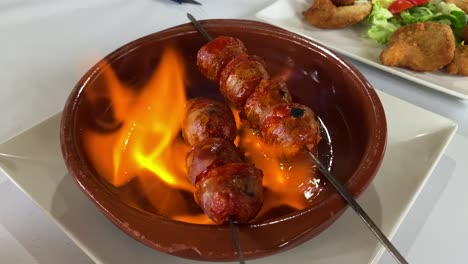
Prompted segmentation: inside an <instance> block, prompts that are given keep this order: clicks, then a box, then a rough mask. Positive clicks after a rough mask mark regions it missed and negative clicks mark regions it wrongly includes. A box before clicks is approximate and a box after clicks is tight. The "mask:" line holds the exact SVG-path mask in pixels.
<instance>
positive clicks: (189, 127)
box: [182, 98, 237, 146]
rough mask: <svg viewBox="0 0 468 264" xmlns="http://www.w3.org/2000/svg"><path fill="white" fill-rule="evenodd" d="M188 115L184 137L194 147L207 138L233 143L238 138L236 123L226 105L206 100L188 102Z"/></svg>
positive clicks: (183, 126)
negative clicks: (216, 138) (221, 139)
mask: <svg viewBox="0 0 468 264" xmlns="http://www.w3.org/2000/svg"><path fill="white" fill-rule="evenodd" d="M185 109H186V115H185V119H184V121H183V123H182V136H183V137H184V139H185V141H186V142H187V144H189V145H190V146H194V145H196V144H198V143H199V142H201V141H203V140H205V139H207V138H213V137H218V138H223V139H226V140H227V141H229V142H233V141H234V139H235V138H236V135H237V134H236V131H237V128H236V122H235V120H234V115H233V114H232V111H231V109H229V107H228V106H227V105H226V104H223V103H221V102H218V101H215V100H209V99H205V98H194V99H191V100H188V101H187V104H186V106H185Z"/></svg>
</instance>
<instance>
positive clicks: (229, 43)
mask: <svg viewBox="0 0 468 264" xmlns="http://www.w3.org/2000/svg"><path fill="white" fill-rule="evenodd" d="M246 53H247V49H246V48H245V46H244V43H242V41H240V40H239V39H236V38H233V37H226V36H220V37H217V38H215V39H213V40H212V41H210V42H209V43H208V44H206V45H205V46H203V47H202V48H201V49H200V50H198V53H197V65H198V68H199V69H200V71H201V72H202V73H203V75H205V76H206V78H208V79H210V80H218V79H219V77H220V75H221V70H222V69H223V68H224V66H226V64H227V63H228V62H229V61H231V59H232V58H234V57H235V56H237V55H240V54H246Z"/></svg>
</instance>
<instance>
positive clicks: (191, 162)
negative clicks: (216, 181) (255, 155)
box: [186, 138, 244, 184]
mask: <svg viewBox="0 0 468 264" xmlns="http://www.w3.org/2000/svg"><path fill="white" fill-rule="evenodd" d="M243 161H244V160H243V156H242V155H241V154H240V153H239V151H238V150H237V148H236V146H235V145H234V144H233V143H232V142H229V141H227V140H225V139H222V138H207V139H205V140H203V141H201V142H199V143H198V144H196V145H195V146H193V147H192V149H191V150H190V152H189V153H188V154H187V157H186V165H187V171H188V176H189V178H190V180H191V181H192V183H193V184H195V183H197V182H198V181H200V179H203V177H204V176H205V175H206V174H207V173H208V172H209V171H210V170H211V169H212V168H215V167H218V166H221V165H224V164H228V163H233V162H243Z"/></svg>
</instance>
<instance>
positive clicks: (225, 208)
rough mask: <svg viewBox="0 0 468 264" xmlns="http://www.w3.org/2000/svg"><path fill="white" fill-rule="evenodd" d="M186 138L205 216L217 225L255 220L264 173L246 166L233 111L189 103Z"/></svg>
mask: <svg viewBox="0 0 468 264" xmlns="http://www.w3.org/2000/svg"><path fill="white" fill-rule="evenodd" d="M182 135H183V137H184V139H185V141H186V142H187V143H188V144H190V145H191V146H192V149H191V151H190V152H189V153H188V154H187V157H186V166H187V171H188V176H189V177H190V179H191V181H192V183H193V184H194V185H195V193H194V197H195V201H196V202H197V204H198V205H199V206H200V207H201V208H202V210H203V211H204V212H205V214H206V215H207V216H208V217H210V218H211V219H212V220H213V221H214V222H215V223H217V224H224V223H226V222H227V221H228V219H229V218H232V219H233V220H234V221H238V222H248V221H250V220H252V219H253V218H254V217H255V216H256V215H257V213H258V212H259V210H260V208H261V205H262V203H263V187H262V179H263V173H262V171H261V170H258V169H257V168H255V166H254V165H252V164H249V163H246V162H244V156H243V155H242V153H240V151H239V150H238V149H237V148H236V146H235V145H234V144H233V143H232V142H233V141H234V139H235V137H236V124H235V121H234V116H233V114H232V112H231V110H230V109H229V107H228V106H227V105H225V104H222V103H220V102H217V101H213V100H210V99H191V100H189V101H188V102H187V105H186V119H185V120H184V123H183V125H182Z"/></svg>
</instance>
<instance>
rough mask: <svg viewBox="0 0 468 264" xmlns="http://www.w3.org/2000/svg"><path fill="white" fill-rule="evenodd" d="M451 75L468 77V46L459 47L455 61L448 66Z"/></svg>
mask: <svg viewBox="0 0 468 264" xmlns="http://www.w3.org/2000/svg"><path fill="white" fill-rule="evenodd" d="M447 72H448V73H449V74H458V75H464V76H468V46H467V45H464V46H458V47H457V48H456V50H455V56H454V57H453V61H452V62H451V63H450V64H449V65H447Z"/></svg>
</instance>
